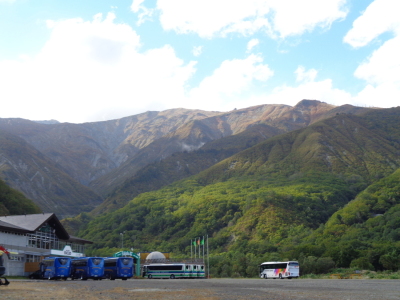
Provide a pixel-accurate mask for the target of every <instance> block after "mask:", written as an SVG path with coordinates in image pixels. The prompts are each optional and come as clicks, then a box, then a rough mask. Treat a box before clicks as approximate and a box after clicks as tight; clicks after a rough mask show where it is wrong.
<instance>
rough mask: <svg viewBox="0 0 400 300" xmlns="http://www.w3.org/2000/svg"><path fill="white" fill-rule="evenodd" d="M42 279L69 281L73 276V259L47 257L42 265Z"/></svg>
mask: <svg viewBox="0 0 400 300" xmlns="http://www.w3.org/2000/svg"><path fill="white" fill-rule="evenodd" d="M40 271H41V274H42V278H47V279H48V280H51V279H63V280H67V278H68V277H70V276H71V258H69V257H47V258H45V259H44V260H43V261H42V262H41V263H40Z"/></svg>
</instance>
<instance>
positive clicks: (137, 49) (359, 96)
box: [0, 0, 400, 123]
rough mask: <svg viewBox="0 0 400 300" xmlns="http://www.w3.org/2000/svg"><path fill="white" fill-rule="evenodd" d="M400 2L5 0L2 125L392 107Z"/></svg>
mask: <svg viewBox="0 0 400 300" xmlns="http://www.w3.org/2000/svg"><path fill="white" fill-rule="evenodd" d="M399 11H400V1H397V0H374V1H373V0H324V1H321V0H303V1H297V0H235V1H232V0H202V1H197V0H107V1H105V0H84V1H82V0H79V1H77V0H68V1H65V0H64V1H61V0H0V99H1V103H2V105H1V110H0V117H1V118H9V117H19V118H25V119H31V120H48V119H56V120H58V121H60V122H72V123H81V122H92V121H102V120H109V119H116V118H121V117H125V116H129V115H134V114H138V113H142V112H145V111H148V110H157V111H161V110H166V109H170V108H178V107H183V108H189V109H203V110H213V111H230V110H232V109H234V108H244V107H249V106H254V105H260V104H287V105H295V104H296V103H297V102H299V101H300V100H302V99H316V100H321V101H324V102H327V103H330V104H333V105H342V104H353V105H358V106H367V107H372V106H374V107H394V106H398V105H399V100H400V56H399V55H398V53H400V18H399V17H398V12H399Z"/></svg>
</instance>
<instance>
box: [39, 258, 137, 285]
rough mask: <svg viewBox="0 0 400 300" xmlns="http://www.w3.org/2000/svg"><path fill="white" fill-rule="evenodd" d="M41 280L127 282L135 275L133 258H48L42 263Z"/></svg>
mask: <svg viewBox="0 0 400 300" xmlns="http://www.w3.org/2000/svg"><path fill="white" fill-rule="evenodd" d="M38 272H39V276H38V277H39V278H43V279H49V280H51V279H62V280H67V278H68V277H69V278H71V279H72V280H74V279H82V280H87V279H95V280H101V279H103V278H108V279H111V280H115V279H122V280H127V279H128V278H132V277H133V275H134V274H135V265H134V263H133V258H132V257H107V258H103V257H82V258H74V259H71V258H69V257H48V258H46V259H44V260H43V261H42V262H41V263H40V270H39V271H38Z"/></svg>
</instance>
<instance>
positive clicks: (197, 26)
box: [157, 0, 347, 38]
mask: <svg viewBox="0 0 400 300" xmlns="http://www.w3.org/2000/svg"><path fill="white" fill-rule="evenodd" d="M345 4H346V1H345V0H325V1H320V0H303V1H292V0H236V1H230V0H219V1H213V0H202V1H199V0H158V1H157V9H158V10H160V12H161V15H160V21H161V24H162V26H163V27H164V29H165V30H174V31H176V32H178V33H185V34H187V33H192V32H194V33H197V34H198V35H199V36H201V37H204V38H211V37H214V36H226V34H228V33H239V34H242V35H250V34H254V33H255V32H258V31H265V32H266V33H267V34H268V35H270V36H271V37H278V36H279V37H281V38H285V37H287V36H290V35H299V34H302V33H304V32H306V31H311V30H313V29H314V28H315V27H317V26H318V27H322V28H327V27H329V26H330V25H331V24H332V22H334V21H335V20H340V19H343V18H344V17H345V16H346V15H347V8H346V7H345ZM288 20H290V21H288Z"/></svg>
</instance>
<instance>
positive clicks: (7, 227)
mask: <svg viewBox="0 0 400 300" xmlns="http://www.w3.org/2000/svg"><path fill="white" fill-rule="evenodd" d="M0 230H6V231H15V232H19V233H28V232H29V231H28V230H26V229H24V228H21V227H18V226H15V225H12V224H9V223H7V222H3V221H1V220H0Z"/></svg>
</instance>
